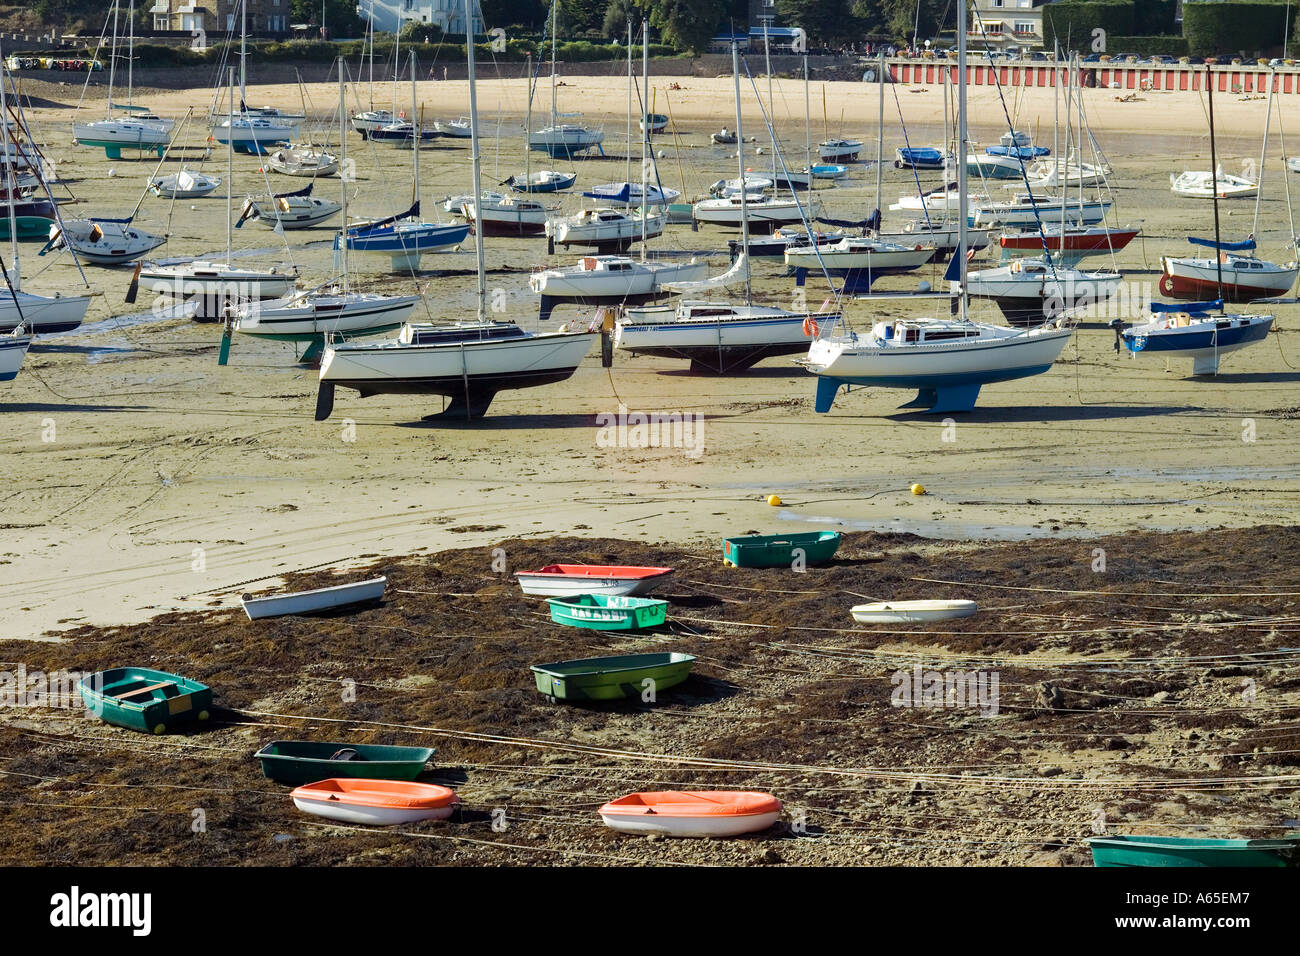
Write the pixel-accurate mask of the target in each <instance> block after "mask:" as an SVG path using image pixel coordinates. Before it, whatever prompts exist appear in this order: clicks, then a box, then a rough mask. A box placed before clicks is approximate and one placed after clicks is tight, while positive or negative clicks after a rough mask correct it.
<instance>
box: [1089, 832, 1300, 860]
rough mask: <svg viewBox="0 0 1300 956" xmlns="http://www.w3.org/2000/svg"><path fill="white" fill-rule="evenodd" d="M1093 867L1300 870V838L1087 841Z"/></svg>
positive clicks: (1102, 839) (1117, 837)
mask: <svg viewBox="0 0 1300 956" xmlns="http://www.w3.org/2000/svg"><path fill="white" fill-rule="evenodd" d="M1088 845H1089V846H1090V847H1091V848H1092V865H1093V866H1216V867H1300V837H1283V838H1282V839H1274V840H1211V839H1205V838H1203V837H1166V836H1137V835H1132V836H1106V837H1092V838H1091V839H1089V840H1088Z"/></svg>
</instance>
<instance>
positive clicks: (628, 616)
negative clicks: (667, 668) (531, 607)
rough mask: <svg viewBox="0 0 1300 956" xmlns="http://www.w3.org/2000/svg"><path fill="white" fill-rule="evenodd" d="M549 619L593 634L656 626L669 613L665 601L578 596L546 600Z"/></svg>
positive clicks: (610, 596)
mask: <svg viewBox="0 0 1300 956" xmlns="http://www.w3.org/2000/svg"><path fill="white" fill-rule="evenodd" d="M546 603H547V604H549V605H550V607H551V620H552V621H554V622H555V623H556V624H567V625H568V626H569V627H586V628H590V629H592V630H596V631H638V630H642V629H644V628H647V627H658V626H659V625H660V624H662V623H663V622H664V618H665V617H667V614H668V602H667V601H660V600H657V599H655V598H642V597H626V596H624V595H621V594H579V595H577V596H575V597H555V598H547V599H546Z"/></svg>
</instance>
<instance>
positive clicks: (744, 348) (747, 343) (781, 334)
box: [614, 42, 839, 375]
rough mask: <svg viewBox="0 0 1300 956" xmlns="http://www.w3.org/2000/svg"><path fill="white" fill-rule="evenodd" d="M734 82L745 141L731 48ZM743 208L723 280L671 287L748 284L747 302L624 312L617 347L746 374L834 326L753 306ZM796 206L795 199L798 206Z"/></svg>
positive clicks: (695, 367) (692, 302)
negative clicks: (818, 329)
mask: <svg viewBox="0 0 1300 956" xmlns="http://www.w3.org/2000/svg"><path fill="white" fill-rule="evenodd" d="M731 65H732V82H733V85H734V87H735V97H736V135H737V137H738V138H740V139H742V141H743V127H742V123H741V102H740V53H739V48H738V47H737V45H736V44H735V43H734V42H733V43H732V45H731ZM744 162H745V161H744V157H743V155H741V154H740V153H739V152H737V165H738V166H739V167H740V170H739V174H740V177H741V178H742V179H743V178H744V176H745V169H744ZM735 198H736V199H737V202H738V205H739V209H740V219H739V222H740V230H741V247H740V250H741V251H740V255H739V256H738V257H737V258H736V261H735V263H734V264H733V265H732V267H731V268H730V269H729V270H727V272H725V273H724V274H723V275H721V276H717V277H714V278H711V279H704V280H700V281H694V282H679V283H673V284H672V285H671V286H670V288H671V289H672V291H677V292H682V293H686V294H689V293H698V292H701V291H704V290H710V289H715V288H725V287H726V286H728V285H731V284H733V283H736V282H741V281H743V282H744V284H745V301H744V302H743V303H731V302H708V301H700V300H696V299H687V300H683V301H682V302H680V303H679V304H678V305H677V306H676V307H675V308H669V307H654V308H629V309H624V311H623V314H622V315H621V316H619V317H618V318H617V319H616V320H615V323H614V348H616V349H619V350H621V351H624V352H627V353H629V354H632V355H654V356H660V357H664V358H680V359H687V360H689V361H690V363H691V370H692V371H694V372H703V373H710V374H717V375H725V374H732V373H737V372H743V371H745V370H746V369H748V368H750V367H752V366H753V365H754V364H756V363H757V362H760V361H762V360H763V359H765V358H768V357H771V356H776V355H793V354H796V353H798V352H802V351H803V350H804V348H805V347H806V345H807V336H808V335H810V334H811V330H812V328H813V327H814V326H815V324H816V323H818V322H833V321H835V320H837V319H838V318H839V315H838V313H825V314H822V313H818V314H809V313H807V312H802V313H800V312H787V311H785V310H784V309H777V308H772V307H769V306H758V305H754V304H753V301H752V295H751V289H750V272H749V216H748V209H749V205H750V201H751V200H750V197H749V195H748V194H747V193H746V192H744V191H743V190H742V191H741V192H740V193H739V195H738V196H737V197H735ZM795 202H796V204H797V200H796V201H795Z"/></svg>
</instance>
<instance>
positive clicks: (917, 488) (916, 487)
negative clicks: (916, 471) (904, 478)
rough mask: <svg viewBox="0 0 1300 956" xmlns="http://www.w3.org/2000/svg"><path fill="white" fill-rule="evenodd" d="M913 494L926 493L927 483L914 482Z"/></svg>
mask: <svg viewBox="0 0 1300 956" xmlns="http://www.w3.org/2000/svg"><path fill="white" fill-rule="evenodd" d="M912 494H914V495H923V494H925V485H923V484H920V483H919V482H918V483H915V484H913V485H912Z"/></svg>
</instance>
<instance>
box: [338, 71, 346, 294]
mask: <svg viewBox="0 0 1300 956" xmlns="http://www.w3.org/2000/svg"><path fill="white" fill-rule="evenodd" d="M347 115H348V114H347V84H346V82H345V80H344V76H343V57H339V169H340V170H345V169H347V168H348V134H347V128H346V123H347ZM339 185H340V187H342V188H341V189H340V190H339V191H340V193H341V194H342V205H341V212H342V213H343V226H342V228H341V229H340V230H339V256H340V261H341V262H342V265H343V294H344V295H345V296H346V295H347V294H348V177H347V176H344V175H340V176H339Z"/></svg>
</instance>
